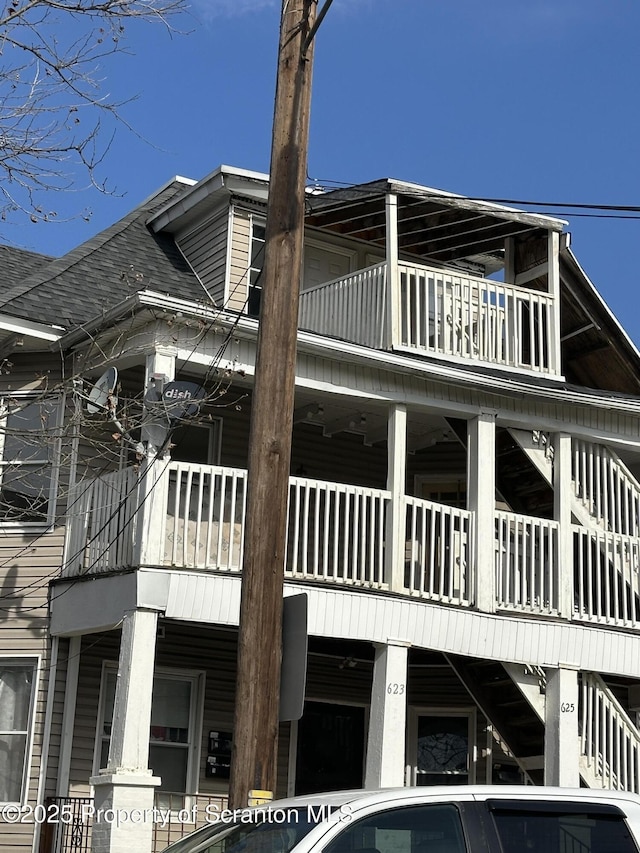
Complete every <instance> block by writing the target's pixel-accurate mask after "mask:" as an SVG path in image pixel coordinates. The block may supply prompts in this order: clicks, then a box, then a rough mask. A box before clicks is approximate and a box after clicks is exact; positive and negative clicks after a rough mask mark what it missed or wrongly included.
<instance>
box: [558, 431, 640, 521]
mask: <svg viewBox="0 0 640 853" xmlns="http://www.w3.org/2000/svg"><path fill="white" fill-rule="evenodd" d="M572 479H573V483H574V488H575V495H576V498H577V499H578V500H579V501H581V502H582V503H583V504H584V506H585V507H586V508H587V509H588V511H589V514H590V515H591V516H592V518H593V519H594V521H595V522H596V523H597V524H598V525H599V526H600V527H601V528H602V529H604V530H609V531H611V532H612V533H622V534H625V535H627V536H640V484H639V483H638V481H637V480H636V479H635V477H634V476H633V474H632V473H631V472H630V471H629V469H628V468H627V467H626V465H625V464H624V463H623V462H622V460H620V459H618V457H617V456H616V455H615V454H614V453H612V452H611V451H610V450H608V449H607V448H606V447H604V446H603V445H601V444H593V443H592V442H589V441H582V440H581V439H574V440H573V454H572Z"/></svg>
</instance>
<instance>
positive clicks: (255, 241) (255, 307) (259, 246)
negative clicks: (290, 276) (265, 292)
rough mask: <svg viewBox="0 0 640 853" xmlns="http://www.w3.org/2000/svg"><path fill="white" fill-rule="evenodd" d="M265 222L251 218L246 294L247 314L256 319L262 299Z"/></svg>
mask: <svg viewBox="0 0 640 853" xmlns="http://www.w3.org/2000/svg"><path fill="white" fill-rule="evenodd" d="M265 235H266V230H265V222H264V220H263V219H258V218H257V217H255V216H252V217H251V246H250V256H249V292H248V294H247V314H249V315H250V316H251V317H257V316H258V315H259V314H260V300H261V297H262V283H261V282H260V276H261V275H262V267H263V266H264V246H265Z"/></svg>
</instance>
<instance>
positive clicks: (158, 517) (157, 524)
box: [134, 348, 176, 566]
mask: <svg viewBox="0 0 640 853" xmlns="http://www.w3.org/2000/svg"><path fill="white" fill-rule="evenodd" d="M175 367H176V353H175V350H173V349H165V348H157V349H156V350H155V351H154V352H153V353H150V354H149V355H148V356H147V362H146V369H145V389H148V388H149V387H150V385H151V380H152V377H153V376H154V375H155V376H163V377H165V378H166V381H167V382H171V381H173V379H174V377H175ZM167 426H168V425H167V424H166V423H165V422H162V421H160V420H159V419H158V418H157V417H154V416H153V415H152V414H150V413H149V412H145V415H144V418H143V422H142V431H141V433H142V435H141V438H142V441H143V443H144V444H145V447H146V451H145V452H146V456H145V458H144V459H143V460H142V463H141V466H140V484H139V487H138V516H137V524H136V543H135V545H136V553H135V557H134V559H135V561H136V563H137V564H138V565H139V566H159V565H161V564H162V562H163V557H164V553H163V551H164V546H163V543H164V525H165V521H166V513H167V494H168V486H169V482H168V477H167V476H166V470H167V466H168V464H169V455H168V453H166V452H162V453H159V451H160V448H162V447H163V445H164V442H165V440H166V437H167Z"/></svg>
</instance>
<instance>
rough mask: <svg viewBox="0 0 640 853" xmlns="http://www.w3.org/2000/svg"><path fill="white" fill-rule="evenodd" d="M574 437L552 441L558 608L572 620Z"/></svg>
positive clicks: (558, 436) (559, 437)
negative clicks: (572, 457)
mask: <svg viewBox="0 0 640 853" xmlns="http://www.w3.org/2000/svg"><path fill="white" fill-rule="evenodd" d="M572 488H573V486H572V483H571V436H570V435H567V434H566V433H560V432H559V433H556V434H555V435H554V439H553V518H554V520H555V521H557V522H558V554H557V560H558V607H559V610H560V615H561V616H564V617H565V618H566V619H570V618H571V615H572V613H573V533H572V530H571V490H572Z"/></svg>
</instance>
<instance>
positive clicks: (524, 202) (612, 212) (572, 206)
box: [307, 176, 640, 221]
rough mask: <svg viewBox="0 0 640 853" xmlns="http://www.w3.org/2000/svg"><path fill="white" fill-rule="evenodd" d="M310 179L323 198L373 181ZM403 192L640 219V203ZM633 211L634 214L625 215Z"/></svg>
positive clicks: (362, 189) (361, 189)
mask: <svg viewBox="0 0 640 853" xmlns="http://www.w3.org/2000/svg"><path fill="white" fill-rule="evenodd" d="M307 178H308V181H309V183H308V187H309V189H315V190H316V192H317V195H318V197H320V198H322V191H323V190H324V189H325V188H328V189H329V191H330V192H331V191H339V190H341V189H344V190H349V192H350V193H355V194H357V193H361V194H362V196H363V197H364V196H370V195H371V189H372V186H371V183H365V184H353V183H347V182H345V181H337V180H334V179H332V178H328V179H324V178H311V177H310V176H307ZM402 194H403V195H407V196H411V197H414V198H423V199H425V200H428V199H438V198H442V199H449V200H450V199H455V198H457V197H459V198H460V199H464V200H465V201H476V202H485V203H486V204H505V205H506V204H509V205H518V206H522V207H539V208H545V209H546V210H547V212H549V211H550V210H552V209H556V210H569V211H581V210H585V211H586V210H589V211H603V212H602V213H591V214H587V213H571V214H570V215H571V216H574V217H584V218H587V217H588V218H595V219H629V220H632V221H633V220H638V219H640V205H632V204H631V205H630V204H600V203H582V202H563V201H535V200H533V199H514V198H489V197H484V196H456V195H455V194H452V193H448V192H438V190H431V189H429V190H428V191H425V192H419V191H414V192H412V191H411V189H410V188H407V189H406V190H403V191H402ZM624 214H631V215H624ZM633 214H638V215H633Z"/></svg>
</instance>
